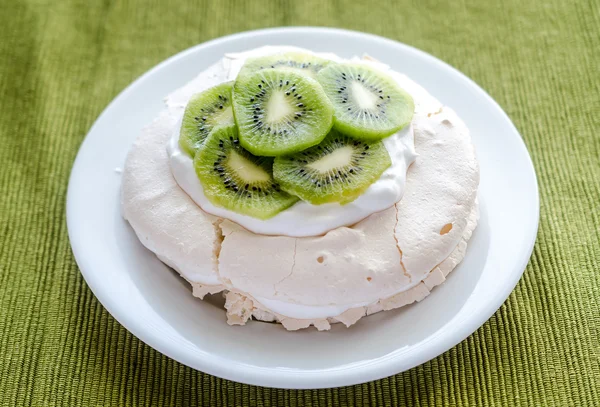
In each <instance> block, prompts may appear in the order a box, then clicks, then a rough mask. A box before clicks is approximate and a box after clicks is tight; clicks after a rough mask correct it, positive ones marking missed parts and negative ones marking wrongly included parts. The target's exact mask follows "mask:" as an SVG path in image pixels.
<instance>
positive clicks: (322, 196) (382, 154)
mask: <svg viewBox="0 0 600 407" xmlns="http://www.w3.org/2000/svg"><path fill="white" fill-rule="evenodd" d="M391 164H392V161H391V159H390V156H389V154H388V152H387V150H386V148H385V146H384V145H383V143H382V142H381V141H374V142H365V141H361V140H356V139H353V138H350V137H348V136H346V135H344V134H342V133H340V132H338V131H336V130H332V131H331V133H329V135H327V137H326V138H325V140H323V141H322V142H321V144H319V145H317V146H314V147H311V148H309V149H308V150H304V151H301V152H299V153H296V154H293V155H287V156H283V157H277V158H275V164H274V165H273V175H274V177H275V180H277V181H278V182H279V183H280V184H281V188H282V189H283V190H285V191H287V192H289V193H290V194H294V195H296V196H298V197H300V198H301V199H302V200H304V201H307V202H310V203H311V204H315V205H319V204H324V203H328V202H339V203H341V204H345V203H348V202H351V201H353V200H355V199H356V198H358V197H359V196H360V195H361V194H362V193H363V192H364V191H365V190H366V189H367V188H368V187H369V185H371V184H372V183H373V182H375V181H376V180H378V179H379V177H380V176H381V174H382V173H383V172H384V171H385V169H386V168H388V167H389V166H390V165H391Z"/></svg>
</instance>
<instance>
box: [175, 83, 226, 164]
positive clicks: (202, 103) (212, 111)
mask: <svg viewBox="0 0 600 407" xmlns="http://www.w3.org/2000/svg"><path fill="white" fill-rule="evenodd" d="M232 87H233V82H226V83H222V84H220V85H217V86H215V87H213V88H210V89H207V90H205V91H204V92H201V93H197V94H195V95H194V96H192V98H191V99H190V101H189V103H188V104H187V106H186V108H185V112H184V113H183V121H182V123H181V131H180V136H179V146H180V147H181V149H182V150H183V151H185V152H186V153H187V154H189V155H190V156H191V157H192V158H193V157H194V156H195V155H196V152H197V151H198V148H200V146H201V145H202V143H203V142H204V140H205V139H206V137H207V136H208V134H209V133H210V132H211V131H212V130H213V129H214V128H216V127H235V121H234V119H233V110H232V105H231V89H232Z"/></svg>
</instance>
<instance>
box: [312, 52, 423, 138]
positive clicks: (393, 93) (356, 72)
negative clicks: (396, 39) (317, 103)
mask: <svg viewBox="0 0 600 407" xmlns="http://www.w3.org/2000/svg"><path fill="white" fill-rule="evenodd" d="M317 78H318V81H319V83H321V85H322V86H323V89H324V90H325V93H326V94H327V96H328V97H329V99H330V100H331V102H332V103H333V108H334V124H333V126H334V128H335V129H337V130H339V131H341V132H343V133H344V134H348V135H349V136H352V137H354V138H356V139H360V140H381V139H383V138H385V137H388V136H390V135H391V134H393V133H395V132H397V131H398V130H400V129H402V128H403V127H404V126H406V125H407V124H409V123H410V121H411V120H412V117H413V114H414V110H415V105H414V101H413V99H412V97H411V96H410V95H409V94H408V93H406V92H405V91H404V90H403V89H402V88H401V87H400V86H399V85H398V84H397V83H396V81H395V80H394V79H393V78H391V77H390V76H389V75H387V74H386V73H384V72H381V71H379V70H376V69H375V68H372V67H370V66H368V65H366V64H359V63H342V64H336V63H332V64H329V65H328V66H327V67H325V68H323V69H322V70H321V71H320V72H319V74H318V75H317Z"/></svg>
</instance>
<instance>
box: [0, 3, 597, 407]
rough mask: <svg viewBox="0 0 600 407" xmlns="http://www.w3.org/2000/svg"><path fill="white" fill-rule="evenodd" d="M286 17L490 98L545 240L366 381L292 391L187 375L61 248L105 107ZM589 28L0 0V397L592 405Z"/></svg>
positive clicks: (580, 22)
mask: <svg viewBox="0 0 600 407" xmlns="http://www.w3.org/2000/svg"><path fill="white" fill-rule="evenodd" d="M283 25H322V26H335V27H344V28H350V29H355V30H360V31H366V32H371V33H375V34H380V35H383V36H386V37H389V38H392V39H395V40H398V41H402V42H404V43H407V44H411V45H414V46H416V47H418V48H421V49H423V50H425V51H427V52H429V53H431V54H433V55H435V56H437V57H439V58H441V59H442V60H445V61H447V62H448V63H450V64H451V65H453V66H455V67H456V68H458V69H459V70H461V71H462V72H464V73H466V74H467V75H468V76H470V77H471V78H473V79H474V80H475V81H476V82H477V83H479V84H480V85H481V86H482V87H483V88H484V89H486V90H487V91H488V92H489V93H490V94H491V95H492V97H493V98H495V99H496V100H497V101H498V102H499V103H500V105H502V107H503V108H504V109H505V110H506V112H507V113H508V114H509V116H510V117H511V118H512V119H513V121H514V122H515V124H516V126H517V127H518V128H519V130H520V131H521V134H522V135H523V137H524V139H525V141H526V143H527V146H528V148H529V151H530V152H531V155H532V157H533V161H534V163H535V166H536V169H537V172H538V177H539V183H540V194H541V219H540V230H539V235H538V240H537V244H536V246H535V250H534V252H533V257H532V259H531V261H530V263H529V266H528V267H527V270H526V271H525V274H524V276H523V278H522V279H521V281H520V283H519V284H518V286H517V288H516V289H515V291H514V292H513V293H512V295H511V296H510V297H509V299H508V300H507V301H506V303H505V304H504V305H503V306H502V308H501V309H500V310H499V311H498V312H497V313H496V314H495V315H494V316H493V317H492V318H491V319H490V320H489V321H488V322H487V323H486V324H485V325H483V327H481V328H480V329H479V330H477V331H476V332H475V333H474V334H473V335H472V336H471V337H469V338H468V339H467V340H465V341H464V342H463V343H461V344H459V345H458V346H456V347H455V348H453V349H452V350H450V351H448V352H446V353H445V354H443V355H441V356H440V357H438V358H436V359H434V360H432V361H431V362H428V363H425V364H424V365H422V366H419V367H417V368H414V369H412V370H410V371H408V372H405V373H402V374H398V375H396V376H393V377H390V378H387V379H384V380H380V381H377V382H372V383H367V384H363V385H359V386H352V387H346V388H338V389H327V390H314V391H313V390H310V391H285V390H274V389H265V388H259V387H253V386H246V385H241V384H238V383H232V382H228V381H226V380H221V379H217V378H215V377H211V376H209V375H206V374H204V373H201V372H197V371H194V370H192V369H190V368H188V367H185V366H183V365H181V364H179V363H176V362H174V361H172V360H170V359H168V358H167V357H165V356H163V355H161V354H159V353H158V352H156V351H154V350H153V349H151V348H149V347H148V346H146V345H145V344H143V343H142V342H140V341H139V340H138V339H136V338H135V337H134V336H133V335H131V334H130V333H129V332H127V330H126V329H125V328H123V327H122V326H121V325H119V324H118V323H117V322H116V321H115V320H114V319H113V318H112V317H111V316H110V315H109V314H108V313H107V312H106V311H105V310H104V308H103V307H102V306H101V305H100V304H99V302H98V301H97V300H96V299H95V297H94V296H93V294H92V293H91V291H90V290H89V289H88V288H87V286H86V284H85V282H84V280H83V278H82V276H81V275H80V274H79V271H78V269H77V266H76V264H75V261H74V259H73V255H72V254H71V249H70V246H69V241H68V237H67V230H66V223H65V194H66V188H67V180H68V176H69V172H70V169H71V166H72V163H73V160H74V159H75V155H76V153H77V149H78V147H79V145H80V144H81V142H82V140H83V138H84V137H85V134H86V132H87V131H88V129H89V127H90V126H91V124H92V123H93V122H94V120H95V119H96V117H97V116H98V115H99V114H100V112H101V111H102V110H103V109H104V107H105V106H106V105H107V103H108V102H110V100H111V99H112V98H113V97H115V96H116V95H117V93H118V92H119V91H120V90H122V89H123V88H124V87H125V86H126V85H127V84H129V83H130V82H131V81H132V80H134V79H135V78H136V77H137V76H139V75H140V74H142V73H143V72H145V71H146V70H148V69H149V68H151V67H152V66H154V65H155V64H157V63H158V62H160V61H162V60H163V59H165V58H166V57H168V56H170V55H172V54H174V53H176V52H178V51H180V50H182V49H185V48H187V47H190V46H192V45H195V44H198V43H201V42H203V41H206V40H209V39H212V38H216V37H219V36H222V35H225V34H230V33H233V32H238V31H244V30H250V29H256V28H263V27H274V26H283ZM599 27H600V3H599V2H598V1H594V0H591V1H577V2H575V1H565V0H535V1H523V0H507V1H503V2H491V1H490V2H483V1H473V2H464V1H460V0H459V1H443V0H439V1H436V0H425V1H414V2H410V1H408V0H404V1H393V0H379V1H377V2H370V1H366V0H365V1H342V0H331V1H319V0H301V1H280V2H275V1H267V0H262V1H252V0H246V1H239V2H233V1H220V2H219V1H215V2H210V1H197V0H196V1H191V0H188V1H169V2H167V1H158V0H153V1H142V0H129V1H112V0H103V1H95V2H93V1H87V0H63V1H55V2H50V1H45V0H3V1H2V5H1V6H0V405H1V406H29V405H32V406H58V405H60V406H167V405H169V406H170V405H174V406H195V405H236V406H238V405H252V406H316V405H326V406H337V405H350V406H366V405H378V406H392V405H407V406H447V405H465V406H466V405H469V406H473V405H482V406H492V405H498V406H507V405H544V406H598V405H600V265H599V262H600V157H599V155H600V135H599V133H600V119H599V117H600V29H599ZM506 255H507V256H510V255H511V254H510V253H506ZM499 272H501V270H499Z"/></svg>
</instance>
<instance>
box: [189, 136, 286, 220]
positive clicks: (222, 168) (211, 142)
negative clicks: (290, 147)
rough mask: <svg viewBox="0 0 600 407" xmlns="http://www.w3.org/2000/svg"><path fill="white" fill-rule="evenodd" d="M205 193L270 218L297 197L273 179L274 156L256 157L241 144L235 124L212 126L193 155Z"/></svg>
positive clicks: (219, 202)
mask: <svg viewBox="0 0 600 407" xmlns="http://www.w3.org/2000/svg"><path fill="white" fill-rule="evenodd" d="M194 168H195V170H196V174H197V176H198V178H199V179H200V182H201V183H202V187H203V190H204V195H206V197H207V198H208V199H209V200H210V201H211V202H212V203H213V204H214V205H216V206H220V207H223V208H226V209H229V210H231V211H234V212H237V213H240V214H243V215H248V216H252V217H254V218H258V219H269V218H271V217H273V216H275V215H276V214H278V213H279V212H281V211H282V210H284V209H287V208H289V207H290V206H292V205H293V204H294V203H295V202H297V201H298V198H297V197H295V196H292V195H289V194H288V193H286V192H284V191H282V190H281V188H280V187H279V184H278V183H277V182H276V181H275V180H274V179H273V159H272V158H268V157H256V156H254V155H252V154H250V153H249V152H248V151H246V150H244V148H242V146H241V145H240V140H239V138H238V133H237V130H236V128H235V127H220V128H217V129H215V130H213V131H212V132H211V133H210V134H209V135H208V137H207V138H206V140H205V141H204V143H203V145H202V146H201V147H200V148H199V150H198V152H197V153H196V156H195V158H194Z"/></svg>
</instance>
